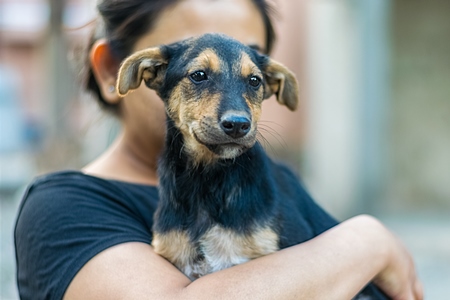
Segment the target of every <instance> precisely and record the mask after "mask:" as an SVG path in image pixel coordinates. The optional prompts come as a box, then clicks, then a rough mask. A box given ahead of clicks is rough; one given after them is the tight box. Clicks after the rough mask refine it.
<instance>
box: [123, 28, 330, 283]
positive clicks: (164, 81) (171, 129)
mask: <svg viewBox="0 0 450 300" xmlns="http://www.w3.org/2000/svg"><path fill="white" fill-rule="evenodd" d="M141 81H144V82H145V84H146V85H147V86H148V87H149V88H151V89H154V90H156V92H157V93H158V95H159V96H160V97H161V99H162V100H163V101H164V103H165V107H166V113H167V138H166V144H165V150H164V153H163V155H162V157H161V160H160V165H159V169H158V172H159V176H160V187H159V188H160V202H159V206H158V209H157V211H156V214H155V216H154V226H153V241H152V245H153V247H154V250H155V251H156V252H157V253H159V254H160V255H162V256H164V257H165V258H167V259H168V260H169V261H170V262H172V263H173V264H174V265H175V266H177V267H178V268H179V269H180V270H181V271H182V272H184V273H185V274H186V275H187V276H189V277H190V278H191V279H196V278H198V277H200V276H203V275H206V274H208V273H211V272H215V271H218V270H222V269H224V268H228V267H230V266H233V265H236V264H240V263H243V262H246V261H248V260H250V259H253V258H256V257H259V256H262V255H266V254H269V253H272V252H275V251H277V250H278V249H280V248H284V247H288V246H291V245H294V244H298V243H301V242H304V241H306V240H308V239H310V238H312V237H314V236H316V235H318V234H320V233H321V232H323V231H324V230H326V229H328V228H329V227H331V226H333V225H335V222H334V221H333V220H332V219H331V218H330V217H328V216H327V215H326V214H325V213H324V212H323V211H322V210H321V209H320V208H318V207H317V206H316V205H315V204H314V203H313V202H312V201H311V199H310V198H309V197H308V196H307V194H306V193H305V192H304V190H303V189H302V187H301V186H300V184H299V182H298V179H297V178H296V177H295V176H294V175H293V174H292V173H291V172H290V171H289V170H288V169H287V168H285V167H282V166H280V165H278V164H276V163H274V162H272V160H270V159H269V158H268V157H267V155H266V154H265V152H264V150H263V149H262V147H261V145H260V144H259V143H258V142H257V139H256V137H257V123H258V121H259V118H260V115H261V104H262V102H263V100H264V99H267V98H269V97H270V96H271V95H273V94H275V95H276V99H277V101H278V102H279V103H280V104H283V105H285V106H287V107H288V108H289V109H290V110H294V109H296V107H297V98H298V97H297V96H298V84H297V81H296V79H295V76H294V75H293V74H292V72H291V71H289V70H288V69H287V68H286V67H284V66H283V65H281V64H280V63H277V62H275V61H274V60H272V59H270V58H269V57H267V56H265V55H262V54H260V53H258V52H257V51H255V50H253V49H251V48H249V47H246V46H244V45H242V44H241V43H239V42H237V41H235V40H233V39H231V38H228V37H226V36H223V35H218V34H207V35H204V36H201V37H196V38H191V39H188V40H184V41H181V42H177V43H174V44H171V45H163V46H159V47H154V48H149V49H145V50H142V51H139V52H137V53H135V54H133V55H131V56H130V57H128V58H127V59H126V60H125V61H124V62H123V64H122V65H121V68H120V71H119V76H118V83H117V90H118V92H119V94H120V95H122V96H124V95H125V94H127V93H128V92H129V91H130V90H133V89H136V88H138V87H139V86H140V84H141ZM330 220H331V221H330ZM330 246H332V245H330Z"/></svg>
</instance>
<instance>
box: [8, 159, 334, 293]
mask: <svg viewBox="0 0 450 300" xmlns="http://www.w3.org/2000/svg"><path fill="white" fill-rule="evenodd" d="M279 170H280V172H281V173H286V174H285V175H286V177H285V178H286V180H297V179H296V177H295V176H294V175H293V174H292V173H291V172H290V171H289V170H288V169H287V168H284V167H281V166H280V169H279ZM281 173H280V174H281ZM296 186H297V187H298V188H297V189H296V191H295V195H296V199H293V201H295V206H296V207H295V208H292V209H289V212H288V214H290V215H291V216H290V218H292V217H294V218H298V219H302V222H303V224H305V228H306V227H307V231H305V232H309V233H308V234H305V238H304V240H306V239H309V238H312V237H313V236H316V235H318V234H320V233H321V232H323V231H325V230H327V229H328V228H330V227H332V226H334V225H336V224H337V222H336V221H335V220H334V219H333V218H331V217H330V216H329V215H328V214H327V213H326V212H324V211H323V210H322V209H321V208H320V207H319V206H318V205H317V204H316V203H314V201H313V200H312V199H311V198H310V197H309V195H308V194H307V193H306V191H305V190H304V189H303V188H302V187H301V186H300V185H298V184H297V185H296ZM157 202H158V191H157V188H156V187H155V186H148V185H142V184H133V183H127V182H122V181H116V180H105V179H101V178H98V177H93V176H89V175H86V174H83V173H81V172H78V171H63V172H58V173H53V174H49V175H45V176H42V177H39V178H37V179H36V180H35V181H34V182H33V183H32V184H31V185H30V186H29V187H28V190H27V191H26V193H25V195H24V197H23V200H22V203H21V206H20V209H19V214H18V218H17V223H16V228H15V246H16V260H17V281H18V288H19V294H20V297H21V299H61V298H62V297H63V295H64V293H65V291H66V289H67V287H68V285H69V284H70V282H71V281H72V279H73V277H74V276H75V275H76V274H77V273H78V271H79V270H80V269H81V268H82V267H83V266H84V265H85V264H86V263H87V262H88V261H89V260H90V259H91V258H93V257H94V256H95V255H96V254H98V253H100V252H102V251H103V250H105V249H107V248H109V247H112V246H114V245H117V244H121V243H126V242H143V243H147V244H150V243H151V240H152V232H151V228H152V223H153V213H154V211H155V209H156V205H157ZM284 225H285V226H284V227H285V231H284V232H283V235H284V236H285V237H286V238H287V240H289V235H290V234H292V235H294V234H297V233H298V229H299V228H294V226H289V224H288V223H286V224H284ZM282 246H283V245H282ZM284 246H288V245H284Z"/></svg>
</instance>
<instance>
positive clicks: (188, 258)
mask: <svg viewBox="0 0 450 300" xmlns="http://www.w3.org/2000/svg"><path fill="white" fill-rule="evenodd" d="M152 245H153V247H154V250H155V252H156V253H158V254H159V255H161V256H163V257H165V258H166V259H167V260H169V261H170V262H172V263H173V264H174V265H175V266H176V267H177V268H178V269H180V270H181V271H182V272H183V273H184V274H186V275H187V276H188V277H189V278H191V279H192V280H194V279H197V278H199V277H201V276H203V275H206V274H209V273H212V272H216V271H220V270H223V269H226V268H229V267H231V266H234V265H237V264H241V263H244V262H246V261H248V260H251V259H254V258H256V257H260V256H263V255H267V254H270V253H273V252H275V251H277V250H278V235H277V234H276V233H275V232H274V231H273V230H272V229H271V228H269V227H260V228H258V229H256V230H255V231H253V232H252V233H248V234H242V233H237V232H235V231H233V230H230V229H226V228H224V227H222V226H220V225H214V226H213V227H211V228H210V229H209V230H208V231H206V233H205V234H204V235H203V236H201V237H200V238H199V239H198V240H197V241H192V240H191V238H190V237H189V235H188V234H187V232H185V231H176V230H173V231H171V232H168V233H165V234H155V236H154V238H153V242H152Z"/></svg>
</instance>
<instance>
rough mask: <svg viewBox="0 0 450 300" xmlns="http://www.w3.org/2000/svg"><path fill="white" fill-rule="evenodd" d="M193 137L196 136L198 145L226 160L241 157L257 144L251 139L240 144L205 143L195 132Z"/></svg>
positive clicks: (226, 142)
mask: <svg viewBox="0 0 450 300" xmlns="http://www.w3.org/2000/svg"><path fill="white" fill-rule="evenodd" d="M192 135H193V136H194V138H195V140H196V141H197V143H199V144H201V145H203V146H205V147H206V148H208V150H209V151H211V152H213V153H214V154H216V155H217V156H219V157H220V158H224V159H229V158H235V157H237V156H239V155H241V154H242V153H244V152H245V151H247V150H248V149H250V148H251V147H252V146H253V145H254V143H255V141H251V139H246V140H245V141H240V142H238V141H236V142H233V141H229V140H226V141H222V142H220V141H215V142H213V143H212V142H206V141H203V140H202V139H200V138H199V137H198V135H197V134H196V133H195V132H193V134H192Z"/></svg>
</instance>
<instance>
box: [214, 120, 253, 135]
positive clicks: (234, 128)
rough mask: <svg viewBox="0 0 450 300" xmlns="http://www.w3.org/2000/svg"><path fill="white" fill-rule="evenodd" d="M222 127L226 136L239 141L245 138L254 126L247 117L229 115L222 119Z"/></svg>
mask: <svg viewBox="0 0 450 300" xmlns="http://www.w3.org/2000/svg"><path fill="white" fill-rule="evenodd" d="M220 127H221V128H222V130H223V131H224V132H225V133H226V134H228V135H229V136H231V137H233V138H235V139H237V138H240V137H243V136H245V135H246V134H247V133H248V132H249V131H250V128H251V127H252V125H251V123H250V120H249V119H248V118H246V117H243V116H237V115H228V116H225V117H223V118H222V120H221V121H220Z"/></svg>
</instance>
